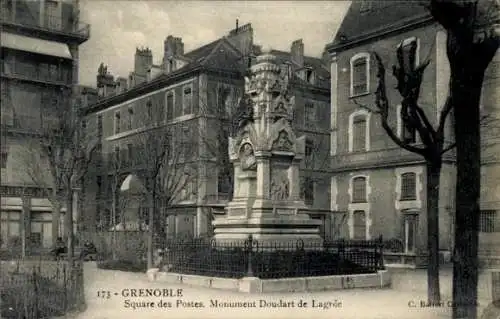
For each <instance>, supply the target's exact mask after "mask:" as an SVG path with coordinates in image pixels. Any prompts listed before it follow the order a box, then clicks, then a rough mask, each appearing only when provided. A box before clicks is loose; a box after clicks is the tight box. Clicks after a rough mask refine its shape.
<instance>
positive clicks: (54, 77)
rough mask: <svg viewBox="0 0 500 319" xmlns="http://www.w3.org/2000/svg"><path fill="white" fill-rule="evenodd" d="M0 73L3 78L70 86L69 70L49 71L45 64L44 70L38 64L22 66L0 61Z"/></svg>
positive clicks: (21, 64)
mask: <svg viewBox="0 0 500 319" xmlns="http://www.w3.org/2000/svg"><path fill="white" fill-rule="evenodd" d="M1 73H2V75H5V76H12V77H17V78H20V79H26V80H31V81H42V82H48V83H53V84H57V85H70V84H71V70H70V69H69V68H67V69H58V70H55V71H51V70H49V68H48V65H47V64H46V65H45V68H44V66H42V65H40V64H38V65H37V64H23V63H16V62H12V61H11V62H7V61H4V60H1Z"/></svg>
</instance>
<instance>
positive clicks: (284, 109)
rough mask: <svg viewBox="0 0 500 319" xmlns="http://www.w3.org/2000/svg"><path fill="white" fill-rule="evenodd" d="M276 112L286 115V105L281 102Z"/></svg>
mask: <svg viewBox="0 0 500 319" xmlns="http://www.w3.org/2000/svg"><path fill="white" fill-rule="evenodd" d="M274 111H275V112H278V113H286V108H285V103H283V102H282V101H279V102H278V105H277V106H276V108H275V109H274Z"/></svg>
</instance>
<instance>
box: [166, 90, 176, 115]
mask: <svg viewBox="0 0 500 319" xmlns="http://www.w3.org/2000/svg"><path fill="white" fill-rule="evenodd" d="M165 109H166V113H167V121H170V120H172V119H173V118H174V92H172V91H170V92H167V96H166V98H165Z"/></svg>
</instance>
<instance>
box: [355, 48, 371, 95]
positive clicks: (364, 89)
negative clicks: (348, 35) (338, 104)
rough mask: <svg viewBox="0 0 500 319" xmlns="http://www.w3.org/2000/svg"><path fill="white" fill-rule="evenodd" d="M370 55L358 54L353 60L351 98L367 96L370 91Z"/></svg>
mask: <svg viewBox="0 0 500 319" xmlns="http://www.w3.org/2000/svg"><path fill="white" fill-rule="evenodd" d="M369 72H370V55H369V54H368V53H361V54H357V55H355V56H354V57H352V58H351V96H357V95H361V94H366V93H368V92H369V91H370V88H369V83H370V73H369Z"/></svg>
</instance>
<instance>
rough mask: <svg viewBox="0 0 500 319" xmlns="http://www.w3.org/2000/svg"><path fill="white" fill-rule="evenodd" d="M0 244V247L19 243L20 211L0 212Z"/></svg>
mask: <svg viewBox="0 0 500 319" xmlns="http://www.w3.org/2000/svg"><path fill="white" fill-rule="evenodd" d="M0 214H1V215H0V223H1V225H0V236H1V237H0V239H1V240H0V244H1V247H8V246H9V245H11V246H12V245H16V244H17V245H20V238H19V236H20V234H21V232H20V219H21V213H20V212H14V211H2V212H0Z"/></svg>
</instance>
